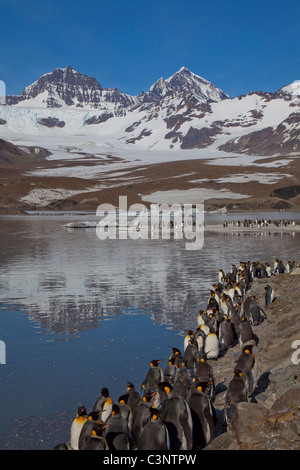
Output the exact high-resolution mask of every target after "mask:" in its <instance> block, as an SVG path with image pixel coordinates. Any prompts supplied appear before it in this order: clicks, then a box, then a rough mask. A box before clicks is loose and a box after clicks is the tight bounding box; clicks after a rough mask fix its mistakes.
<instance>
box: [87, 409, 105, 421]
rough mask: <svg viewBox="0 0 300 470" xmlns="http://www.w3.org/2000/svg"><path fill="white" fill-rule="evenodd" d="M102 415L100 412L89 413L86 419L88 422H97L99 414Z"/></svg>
mask: <svg viewBox="0 0 300 470" xmlns="http://www.w3.org/2000/svg"><path fill="white" fill-rule="evenodd" d="M101 413H102V410H101V411H91V412H90V413H89V415H88V419H89V420H90V421H97V420H98V419H99V416H100V414H101Z"/></svg>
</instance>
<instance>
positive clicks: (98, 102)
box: [6, 65, 135, 109]
mask: <svg viewBox="0 0 300 470" xmlns="http://www.w3.org/2000/svg"><path fill="white" fill-rule="evenodd" d="M6 102H7V104H9V105H22V106H28V107H30V106H33V107H36V106H38V107H46V108H61V107H79V108H86V107H89V108H104V109H105V107H106V106H107V105H109V104H112V103H113V104H114V106H115V107H118V106H121V107H128V106H131V105H133V104H134V103H135V99H134V98H133V97H131V96H129V95H126V94H125V93H121V92H120V91H119V90H117V89H116V88H102V87H101V85H100V83H98V81H97V80H96V79H95V78H94V77H88V76H87V75H83V74H81V73H79V72H77V70H75V69H73V68H72V67H71V66H70V65H69V66H68V67H66V68H64V69H62V68H57V69H55V70H54V71H53V72H51V73H47V74H45V75H43V76H42V77H41V78H39V79H38V80H37V81H36V82H34V83H32V85H29V86H27V87H26V88H25V89H24V91H23V92H22V93H21V94H20V95H19V96H8V97H7V99H6Z"/></svg>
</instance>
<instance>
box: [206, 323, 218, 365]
mask: <svg viewBox="0 0 300 470" xmlns="http://www.w3.org/2000/svg"><path fill="white" fill-rule="evenodd" d="M204 352H205V353H206V354H207V359H218V357H219V353H220V346H219V338H218V336H217V335H216V333H215V330H214V329H213V328H211V329H210V330H209V334H208V335H207V337H206V339H205V346H204Z"/></svg>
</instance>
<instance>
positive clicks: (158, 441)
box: [138, 408, 170, 451]
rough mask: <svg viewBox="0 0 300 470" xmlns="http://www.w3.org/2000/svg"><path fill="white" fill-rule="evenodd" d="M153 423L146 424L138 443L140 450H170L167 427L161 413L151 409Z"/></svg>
mask: <svg viewBox="0 0 300 470" xmlns="http://www.w3.org/2000/svg"><path fill="white" fill-rule="evenodd" d="M150 414H151V421H150V422H149V423H147V424H146V426H145V427H144V430H143V432H142V435H141V437H140V438H139V442H138V450H156V451H162V450H170V438H169V432H168V429H167V426H166V425H165V424H164V422H163V420H162V414H161V411H160V410H158V409H156V408H150Z"/></svg>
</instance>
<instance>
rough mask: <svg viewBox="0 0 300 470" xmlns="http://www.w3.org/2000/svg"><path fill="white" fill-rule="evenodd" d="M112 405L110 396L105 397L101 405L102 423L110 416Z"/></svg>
mask: <svg viewBox="0 0 300 470" xmlns="http://www.w3.org/2000/svg"><path fill="white" fill-rule="evenodd" d="M112 405H113V404H112V400H111V398H109V399H107V400H106V402H105V403H104V405H103V408H102V413H101V422H102V423H103V424H105V423H106V421H107V420H108V418H109V417H110V415H111V413H112Z"/></svg>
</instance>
